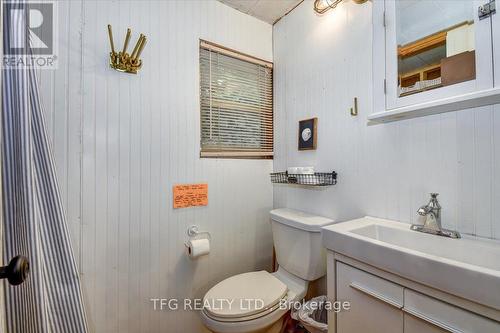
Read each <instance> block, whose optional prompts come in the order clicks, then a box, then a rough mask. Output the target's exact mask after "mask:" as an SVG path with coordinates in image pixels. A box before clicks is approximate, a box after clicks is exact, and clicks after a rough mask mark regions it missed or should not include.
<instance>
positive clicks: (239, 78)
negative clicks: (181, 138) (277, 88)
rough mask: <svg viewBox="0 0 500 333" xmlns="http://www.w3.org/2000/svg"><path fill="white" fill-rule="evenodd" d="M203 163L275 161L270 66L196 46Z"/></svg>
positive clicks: (220, 49) (204, 44)
mask: <svg viewBox="0 0 500 333" xmlns="http://www.w3.org/2000/svg"><path fill="white" fill-rule="evenodd" d="M200 104H201V156H202V157H225V156H226V157H260V158H272V156H273V68H272V63H269V62H266V61H263V60H260V59H256V58H253V57H251V56H247V55H243V54H240V53H237V52H235V51H231V50H228V49H225V48H223V47H221V46H218V45H215V44H212V43H208V42H205V41H200Z"/></svg>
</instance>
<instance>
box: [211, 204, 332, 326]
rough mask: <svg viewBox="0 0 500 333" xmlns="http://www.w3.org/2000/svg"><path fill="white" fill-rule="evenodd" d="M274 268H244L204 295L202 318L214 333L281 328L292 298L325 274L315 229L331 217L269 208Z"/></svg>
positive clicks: (298, 295) (323, 254) (317, 230)
mask: <svg viewBox="0 0 500 333" xmlns="http://www.w3.org/2000/svg"><path fill="white" fill-rule="evenodd" d="M271 223H272V230H273V241H274V246H275V249H276V259H277V262H278V264H279V268H278V270H277V271H276V272H274V273H268V272H266V271H256V272H248V273H243V274H238V275H234V276H231V277H229V278H227V279H225V280H223V281H221V282H219V283H218V284H216V285H215V286H213V287H212V288H211V289H210V290H209V291H208V292H207V293H206V294H205V297H204V298H203V304H204V308H203V310H202V311H201V319H202V321H203V323H204V325H205V326H206V327H207V328H208V329H209V330H210V331H212V332H214V333H260V332H266V333H274V332H276V333H277V332H279V331H280V330H281V326H282V321H283V316H284V315H285V314H286V313H287V311H288V309H289V305H290V303H291V302H298V301H301V300H302V299H303V298H304V296H305V294H306V292H307V287H308V285H309V281H314V280H316V279H319V278H321V277H322V276H324V275H325V274H326V259H325V250H324V248H323V247H322V245H321V233H320V228H321V227H322V226H325V225H328V224H331V223H333V221H332V220H330V219H327V218H324V217H320V216H315V215H311V214H307V213H304V212H300V211H296V210H292V209H287V208H285V209H275V210H273V211H271Z"/></svg>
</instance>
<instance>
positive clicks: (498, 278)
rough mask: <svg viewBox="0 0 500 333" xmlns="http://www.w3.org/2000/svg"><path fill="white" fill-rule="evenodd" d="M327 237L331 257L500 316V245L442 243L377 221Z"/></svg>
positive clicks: (355, 223) (335, 229)
mask: <svg viewBox="0 0 500 333" xmlns="http://www.w3.org/2000/svg"><path fill="white" fill-rule="evenodd" d="M322 235H323V243H324V245H325V247H326V248H327V249H329V250H331V251H334V252H337V253H340V254H343V255H345V256H348V257H351V258H353V259H356V260H359V261H362V262H365V263H367V264H370V265H372V266H375V267H377V268H380V269H383V270H386V271H389V272H391V273H394V274H397V275H400V276H402V277H404V278H407V279H410V280H413V281H416V282H419V283H422V284H425V285H428V286H430V287H433V288H436V289H439V290H443V291H446V292H449V293H451V294H454V295H456V296H459V297H463V298H466V299H469V300H473V301H475V302H478V303H480V304H483V305H487V306H490V307H493V308H495V309H497V310H500V292H499V290H500V242H498V241H494V240H489V239H484V238H479V237H472V236H467V235H462V238H460V239H452V238H446V237H440V236H436V235H431V234H425V233H421V232H416V231H412V230H410V225H409V224H407V223H401V222H397V221H391V220H385V219H379V218H374V217H364V218H361V219H356V220H352V221H347V222H343V223H337V224H333V225H330V226H326V227H324V228H322Z"/></svg>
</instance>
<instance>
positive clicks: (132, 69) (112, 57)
mask: <svg viewBox="0 0 500 333" xmlns="http://www.w3.org/2000/svg"><path fill="white" fill-rule="evenodd" d="M131 34H132V31H131V30H130V28H128V29H127V35H126V36H125V41H124V43H123V50H122V51H121V52H119V53H116V51H115V44H114V42H113V31H112V28H111V24H108V35H109V44H110V45H111V53H110V54H109V66H110V67H111V68H114V69H116V70H117V71H120V72H125V73H132V74H137V71H138V70H139V69H140V68H141V67H142V60H141V59H140V56H141V53H142V50H143V49H144V46H145V45H146V36H144V35H143V34H140V36H139V39H138V40H137V43H136V44H135V47H134V50H133V51H132V54H130V55H129V54H128V53H127V47H128V43H129V42H130V37H131Z"/></svg>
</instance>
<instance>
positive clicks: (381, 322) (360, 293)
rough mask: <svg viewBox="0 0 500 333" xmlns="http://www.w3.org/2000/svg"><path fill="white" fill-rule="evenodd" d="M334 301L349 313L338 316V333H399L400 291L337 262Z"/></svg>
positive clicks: (400, 330)
mask: <svg viewBox="0 0 500 333" xmlns="http://www.w3.org/2000/svg"><path fill="white" fill-rule="evenodd" d="M336 287H337V288H336V289H337V300H339V301H349V302H350V305H351V306H350V309H349V310H345V311H341V312H340V313H339V314H338V315H337V333H360V332H370V333H402V332H403V312H402V311H401V308H402V307H403V288H402V287H401V286H399V285H396V284H394V283H392V282H389V281H387V280H384V279H381V278H379V277H376V276H374V275H371V274H369V273H366V272H364V271H361V270H359V269H356V268H354V267H351V266H348V265H345V264H342V263H340V262H337V286H336Z"/></svg>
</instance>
